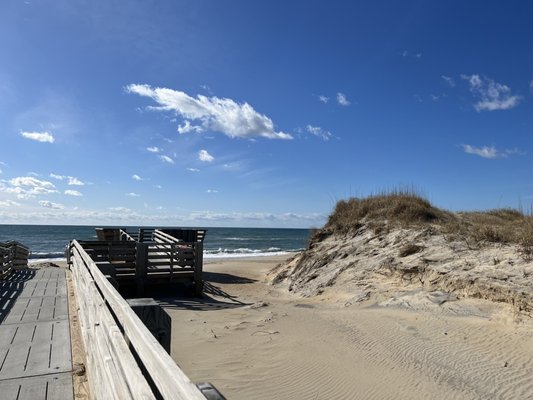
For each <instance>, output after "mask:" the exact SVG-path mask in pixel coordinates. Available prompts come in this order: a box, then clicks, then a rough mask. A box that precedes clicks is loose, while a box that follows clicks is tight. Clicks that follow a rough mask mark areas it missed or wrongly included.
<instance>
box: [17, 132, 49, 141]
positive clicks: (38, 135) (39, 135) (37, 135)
mask: <svg viewBox="0 0 533 400" xmlns="http://www.w3.org/2000/svg"><path fill="white" fill-rule="evenodd" d="M20 134H21V135H22V136H23V137H25V138H26V139H30V140H35V141H37V142H41V143H54V142H55V138H54V137H53V136H52V135H51V134H50V133H48V132H24V131H21V132H20Z"/></svg>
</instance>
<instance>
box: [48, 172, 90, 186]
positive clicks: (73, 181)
mask: <svg viewBox="0 0 533 400" xmlns="http://www.w3.org/2000/svg"><path fill="white" fill-rule="evenodd" d="M49 176H50V178H54V179H57V180H58V181H63V180H66V181H67V185H69V186H85V182H82V181H81V180H79V179H78V178H76V177H75V176H67V175H58V174H52V173H51V174H50V175H49Z"/></svg>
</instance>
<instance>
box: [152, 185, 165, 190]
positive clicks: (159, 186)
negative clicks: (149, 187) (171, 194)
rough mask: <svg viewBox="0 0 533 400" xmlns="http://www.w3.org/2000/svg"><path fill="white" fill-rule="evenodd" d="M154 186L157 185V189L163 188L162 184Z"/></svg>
mask: <svg viewBox="0 0 533 400" xmlns="http://www.w3.org/2000/svg"><path fill="white" fill-rule="evenodd" d="M154 187H155V188H156V189H163V186H161V185H154Z"/></svg>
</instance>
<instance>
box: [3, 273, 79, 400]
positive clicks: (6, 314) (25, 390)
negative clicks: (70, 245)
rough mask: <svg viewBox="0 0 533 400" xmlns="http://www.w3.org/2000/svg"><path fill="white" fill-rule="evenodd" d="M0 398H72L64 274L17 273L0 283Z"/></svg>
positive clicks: (33, 399) (47, 399)
mask: <svg viewBox="0 0 533 400" xmlns="http://www.w3.org/2000/svg"><path fill="white" fill-rule="evenodd" d="M0 397H1V398H2V399H6V400H7V399H17V400H23V399H31V400H40V399H43V400H44V399H46V400H52V399H58V400H59V399H61V400H63V399H66V400H69V399H73V397H74V395H73V388H72V354H71V345H70V328H69V319H68V300H67V287H66V279H65V270H64V269H62V268H53V267H51V268H44V269H40V270H32V269H24V270H19V271H14V272H13V273H12V274H11V275H10V276H9V277H8V278H7V280H5V281H0Z"/></svg>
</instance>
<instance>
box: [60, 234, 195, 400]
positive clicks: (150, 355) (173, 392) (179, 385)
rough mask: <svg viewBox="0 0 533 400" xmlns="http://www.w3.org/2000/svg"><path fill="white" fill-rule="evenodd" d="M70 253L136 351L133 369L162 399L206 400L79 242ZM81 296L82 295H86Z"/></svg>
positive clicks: (73, 245)
mask: <svg viewBox="0 0 533 400" xmlns="http://www.w3.org/2000/svg"><path fill="white" fill-rule="evenodd" d="M70 251H71V253H72V255H73V257H72V259H73V260H74V263H73V264H74V268H85V269H86V270H87V271H88V272H89V274H90V276H91V278H92V280H93V281H94V284H95V286H96V288H97V289H98V293H100V294H101V297H102V298H103V300H104V302H105V304H106V305H107V308H108V310H107V311H108V312H109V311H110V312H111V314H112V315H113V316H114V320H115V321H116V323H117V325H118V326H119V328H120V329H121V330H122V331H123V335H124V338H125V339H127V341H129V343H130V344H131V346H132V347H133V349H134V350H135V353H136V355H137V359H138V360H139V362H140V363H141V364H142V368H139V367H140V366H137V365H136V368H139V370H142V369H145V370H146V373H147V374H148V375H149V377H150V379H151V380H152V381H153V383H154V385H155V387H156V388H157V391H158V392H159V394H160V395H161V396H162V398H163V399H169V400H170V399H176V400H182V399H183V400H185V399H190V400H205V397H204V396H203V394H202V392H201V391H200V390H199V389H198V388H197V387H196V386H195V385H194V383H192V382H191V381H190V379H189V378H188V377H187V376H186V375H185V373H184V372H183V371H182V370H181V369H180V367H179V366H178V365H177V364H176V363H175V362H174V360H173V359H172V358H171V357H170V356H169V355H168V354H167V353H166V352H165V350H164V349H163V347H161V345H160V344H159V343H158V342H157V340H156V339H155V338H154V337H153V335H152V334H151V333H150V331H149V330H148V328H146V326H145V325H144V324H143V322H142V321H141V320H140V319H139V317H138V316H137V315H136V314H135V312H134V311H133V310H132V309H131V307H130V306H129V305H128V303H127V302H126V300H124V298H123V297H122V296H121V295H120V294H119V293H118V291H117V290H116V289H115V288H114V287H113V286H112V284H111V283H110V282H109V281H108V280H107V279H106V277H105V276H104V275H103V274H102V272H101V271H100V270H99V269H98V267H97V266H96V264H95V263H94V261H93V260H92V259H91V258H90V257H89V255H88V254H87V253H86V252H85V250H84V249H83V247H82V246H81V245H80V244H79V243H78V241H76V240H74V241H72V242H71V244H70ZM75 276H76V275H75ZM83 295H84V296H85V293H84V294H83ZM98 310H101V308H98ZM83 312H90V310H87V311H85V310H84V309H83V308H81V307H80V313H83ZM109 357H110V358H111V361H114V357H115V355H113V354H109ZM91 368H93V369H94V368H97V366H94V365H93V366H91Z"/></svg>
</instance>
